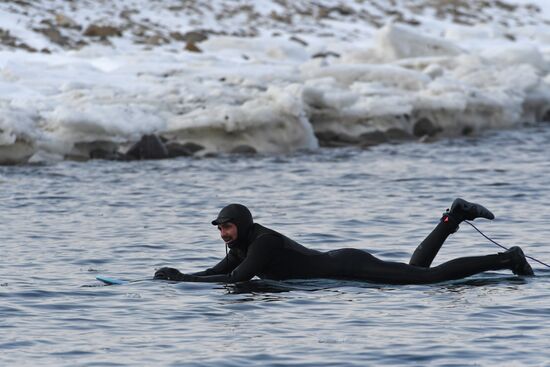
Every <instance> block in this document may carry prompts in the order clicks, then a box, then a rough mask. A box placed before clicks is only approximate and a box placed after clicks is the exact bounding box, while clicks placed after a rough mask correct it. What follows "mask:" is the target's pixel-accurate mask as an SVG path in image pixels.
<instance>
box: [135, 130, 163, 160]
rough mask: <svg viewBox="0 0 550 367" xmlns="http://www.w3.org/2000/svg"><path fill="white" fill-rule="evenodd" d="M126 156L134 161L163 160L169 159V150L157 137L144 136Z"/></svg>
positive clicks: (152, 135) (153, 135)
mask: <svg viewBox="0 0 550 367" xmlns="http://www.w3.org/2000/svg"><path fill="white" fill-rule="evenodd" d="M126 156H128V157H129V158H132V159H163V158H168V149H166V146H165V145H164V143H163V142H162V140H160V138H159V137H158V136H157V135H155V134H151V135H144V136H143V137H142V138H141V140H140V141H138V142H137V143H135V144H134V145H133V146H132V147H131V148H130V149H129V150H128V151H127V152H126Z"/></svg>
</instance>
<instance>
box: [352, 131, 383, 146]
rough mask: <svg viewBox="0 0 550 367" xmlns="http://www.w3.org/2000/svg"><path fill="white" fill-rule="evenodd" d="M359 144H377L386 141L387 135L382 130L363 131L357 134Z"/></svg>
mask: <svg viewBox="0 0 550 367" xmlns="http://www.w3.org/2000/svg"><path fill="white" fill-rule="evenodd" d="M359 141H360V143H359V144H360V145H361V146H362V147H369V146H372V145H378V144H381V143H385V142H387V141H388V137H387V136H386V134H384V133H383V132H382V131H378V130H376V131H372V132H368V133H363V134H361V135H360V136H359Z"/></svg>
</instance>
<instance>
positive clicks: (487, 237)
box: [464, 220, 550, 268]
mask: <svg viewBox="0 0 550 367" xmlns="http://www.w3.org/2000/svg"><path fill="white" fill-rule="evenodd" d="M464 222H466V223H468V224H469V225H471V226H472V227H474V229H475V230H476V231H478V232H479V234H480V235H482V236H483V237H485V238H486V239H488V240H489V241H491V242H492V243H494V244H495V245H497V246H498V247H500V248H503V249H505V250H508V249H507V248H506V247H504V246H502V245H501V244H500V243H498V242H497V241H495V240H493V239H492V238H490V237H489V236H487V235H485V233H483V232H481V231H480V230H479V229H478V228H477V227H476V226H474V225H473V224H472V223H470V222H468V221H467V220H465V221H464ZM525 257H526V258H528V259H531V260H533V261H536V262H538V263H539V264H542V265H544V266H546V267H548V268H550V265H548V264H546V263H544V262H542V261H540V260H538V259H535V258H534V257H531V256H527V255H525Z"/></svg>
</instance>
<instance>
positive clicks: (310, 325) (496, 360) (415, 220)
mask: <svg viewBox="0 0 550 367" xmlns="http://www.w3.org/2000/svg"><path fill="white" fill-rule="evenodd" d="M549 156H550V126H549V125H538V126H534V127H529V128H523V129H517V130H512V131H500V132H487V133H485V134H483V135H481V136H477V137H471V138H460V139H452V140H440V141H437V142H434V143H429V144H422V143H416V142H412V143H404V144H398V145H391V144H386V145H379V146H376V147H372V148H370V149H364V150H363V149H356V148H342V149H318V150H314V151H310V152H297V153H293V154H290V155H270V156H261V155H260V156H221V157H218V158H203V159H201V158H180V159H173V160H160V161H139V162H112V161H99V160H98V161H89V162H84V163H79V162H70V161H63V162H59V163H56V164H50V165H24V166H9V167H7V166H4V167H0V203H1V210H0V220H1V224H2V225H1V227H0V239H1V245H0V246H1V247H0V248H1V256H0V330H1V332H0V365H2V366H36V365H54V366H75V365H78V366H152V365H160V366H200V365H219V366H241V365H270V366H282V365H292V366H354V365H356V366H365V365H396V366H401V365H408V364H409V365H422V366H428V365H429V366H464V365H484V366H489V365H505V366H520V365H521V366H547V365H550V351H549V350H548V340H550V331H549V328H548V325H549V323H548V320H549V316H550V297H549V295H548V289H549V286H550V272H549V271H548V270H547V269H545V268H544V267H543V266H542V265H540V264H538V263H535V262H531V264H532V265H533V267H534V269H535V272H536V273H537V277H534V278H522V277H517V276H514V275H513V274H511V272H509V271H494V272H488V273H484V274H481V275H477V276H474V277H471V278H468V279H465V280H460V281H454V282H447V283H441V284H432V285H406V286H393V285H391V286H390V285H383V284H369V283H364V282H352V281H334V280H322V279H321V280H293V281H285V282H274V281H264V280H259V279H253V280H252V281H250V282H244V283H240V284H216V283H213V284H209V283H172V282H166V281H153V280H151V278H152V275H153V273H154V271H155V269H157V268H159V267H162V266H172V267H177V268H179V269H181V270H182V271H184V272H192V271H198V270H203V269H205V268H207V267H210V266H212V265H214V264H215V263H216V262H217V261H219V259H221V258H223V256H225V249H224V245H223V242H222V241H221V239H220V238H219V235H218V233H217V230H216V228H215V227H213V226H212V225H211V224H210V221H211V220H212V219H213V218H215V216H216V215H217V212H218V211H219V209H220V208H221V207H223V206H224V205H226V204H228V203H231V202H239V203H243V204H246V205H247V206H249V208H250V209H251V211H252V213H253V215H254V218H255V220H256V221H257V222H259V223H261V224H263V225H266V226H268V227H270V228H273V229H275V230H277V231H280V232H282V233H284V234H286V235H288V236H290V237H291V238H293V239H295V240H297V241H298V242H300V243H302V244H304V245H306V246H309V247H312V248H316V249H319V250H333V249H337V248H341V247H354V248H360V249H364V250H367V251H370V252H372V253H373V254H374V255H376V256H378V257H380V258H383V259H386V260H392V261H403V262H407V261H408V260H409V257H410V255H411V254H412V252H413V250H414V249H415V247H416V245H417V244H418V243H419V242H420V241H421V240H422V239H423V238H424V236H426V235H427V234H428V233H429V232H430V230H431V229H432V228H433V227H434V226H435V225H436V224H437V222H438V220H439V218H440V215H441V213H442V212H443V211H444V210H445V209H446V208H448V207H449V205H450V204H451V202H452V200H453V199H454V198H455V197H463V198H465V199H467V200H471V201H475V202H479V203H482V204H484V205H485V206H487V207H488V208H490V209H491V210H492V211H493V212H494V213H495V215H496V219H495V220H494V221H492V222H490V221H487V220H483V219H479V220H476V221H475V224H476V225H477V226H478V227H479V228H480V229H481V230H482V231H484V232H485V233H486V234H487V235H489V236H490V237H492V238H493V239H495V240H496V241H498V242H499V243H501V244H503V245H505V246H513V245H520V246H522V247H523V249H524V250H525V252H526V253H527V254H528V255H531V256H534V257H536V258H539V259H541V260H543V261H544V260H545V261H547V262H549V261H550V246H548V240H547V239H548V238H549V237H550V227H549V226H548V215H549V209H548V208H549V207H550V195H549V194H548V182H550V162H549V160H548V157H549ZM498 251H502V250H501V249H499V248H498V247H496V246H495V245H493V244H491V243H489V242H488V241H487V240H485V239H484V238H482V237H481V236H480V235H479V234H477V233H476V232H475V231H474V230H473V229H472V228H470V227H469V226H468V225H467V224H463V225H462V226H461V228H460V230H459V231H458V232H457V233H456V234H454V235H452V236H451V237H450V238H449V239H448V240H447V242H446V243H445V245H444V247H443V249H442V250H441V252H440V254H439V255H438V257H437V258H436V260H435V264H439V263H441V262H443V261H446V260H450V259H452V258H455V257H459V256H469V255H482V254H490V253H495V252H498ZM98 274H104V275H110V276H114V277H120V278H123V279H128V280H138V281H136V282H132V283H130V284H127V285H120V286H103V285H102V284H100V283H99V282H98V281H96V280H95V276H96V275H98Z"/></svg>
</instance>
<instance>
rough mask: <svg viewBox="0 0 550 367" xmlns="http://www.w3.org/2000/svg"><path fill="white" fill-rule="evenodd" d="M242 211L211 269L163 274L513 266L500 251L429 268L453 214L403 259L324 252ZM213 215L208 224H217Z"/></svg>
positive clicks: (414, 274)
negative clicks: (228, 247) (233, 238)
mask: <svg viewBox="0 0 550 367" xmlns="http://www.w3.org/2000/svg"><path fill="white" fill-rule="evenodd" d="M233 205H234V204H233ZM243 208H245V209H246V207H243ZM233 209H235V208H233ZM241 211H242V208H236V214H235V213H233V215H232V217H231V218H229V217H227V218H224V219H225V220H226V221H231V222H233V223H236V224H237V227H238V230H239V232H238V233H239V241H238V242H236V243H234V244H232V246H231V250H230V251H229V253H228V254H227V256H226V257H225V258H224V259H223V260H221V261H220V262H219V263H218V264H217V265H215V266H214V267H212V268H210V269H207V270H205V271H201V272H198V273H194V274H181V273H179V272H178V271H177V270H175V269H169V268H168V269H169V270H175V272H177V273H179V274H177V273H176V274H175V275H174V274H172V276H170V277H168V279H172V280H181V281H194V282H229V283H233V282H241V281H247V280H250V279H252V278H253V277H254V276H257V277H259V278H262V279H274V280H284V279H307V278H334V279H355V280H365V281H369V282H376V283H388V284H423V283H436V282H441V281H447V280H454V279H460V278H464V277H467V276H470V275H474V274H477V273H480V272H483V271H488V270H500V269H510V268H511V266H512V259H511V257H510V255H508V254H507V253H499V254H495V255H486V256H473V257H462V258H458V259H454V260H451V261H448V262H446V263H443V264H441V265H438V266H435V267H432V268H430V265H431V263H432V261H433V259H434V257H435V255H436V254H437V252H438V251H439V249H440V248H441V245H442V244H443V242H444V241H445V239H446V238H447V237H448V236H449V234H451V233H453V232H455V231H456V228H457V226H458V222H456V221H454V222H453V220H450V221H449V220H448V219H446V220H444V221H441V222H440V223H439V224H438V225H437V227H436V228H435V229H434V230H433V231H432V232H431V233H430V235H429V236H428V237H426V239H425V240H424V241H423V242H422V243H421V244H420V245H419V246H418V248H417V249H416V251H415V252H414V254H413V256H412V258H411V261H410V263H409V264H405V263H398V262H389V261H383V260H380V259H378V258H376V257H375V256H373V255H371V254H370V253H368V252H366V251H363V250H359V249H353V248H344V249H338V250H333V251H328V252H320V251H316V250H311V249H308V248H306V247H304V246H302V245H300V244H299V243H297V242H295V241H293V240H291V239H290V238H288V237H286V236H284V235H282V234H280V233H278V232H275V231H273V230H271V229H269V228H266V227H263V226H261V225H259V224H253V223H252V217H251V216H250V213H249V212H247V213H245V214H243V215H241V214H242V213H241ZM246 211H248V209H246ZM222 212H223V211H222ZM239 213H241V214H239ZM220 215H221V213H220ZM218 221H219V220H218V219H217V220H216V221H214V222H213V224H218Z"/></svg>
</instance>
